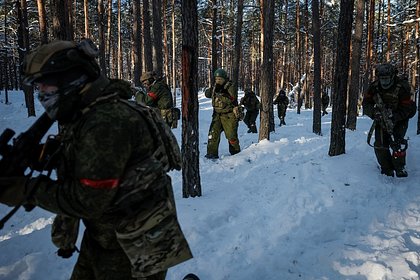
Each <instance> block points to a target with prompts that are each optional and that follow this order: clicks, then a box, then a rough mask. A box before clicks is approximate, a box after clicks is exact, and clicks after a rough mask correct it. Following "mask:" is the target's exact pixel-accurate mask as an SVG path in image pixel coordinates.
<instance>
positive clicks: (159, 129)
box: [119, 99, 182, 172]
mask: <svg viewBox="0 0 420 280" xmlns="http://www.w3.org/2000/svg"><path fill="white" fill-rule="evenodd" d="M119 102H121V103H124V104H126V105H128V106H130V107H131V108H133V109H134V110H136V111H137V112H138V113H140V115H141V116H142V117H143V118H144V119H145V120H146V121H147V122H148V123H147V124H148V126H149V129H150V131H151V132H152V136H153V138H154V139H155V141H156V144H157V145H156V147H157V148H156V151H155V152H154V156H155V157H156V158H157V159H158V160H160V161H161V162H162V164H163V165H164V169H165V171H166V172H168V171H170V170H173V169H176V170H181V167H182V158H181V151H180V148H179V145H178V142H177V140H176V138H175V135H174V134H173V133H172V131H171V129H170V128H169V126H168V125H167V124H166V123H165V122H164V121H163V119H162V117H161V116H159V115H158V114H157V113H156V112H155V111H154V110H152V109H151V108H150V107H148V106H146V105H143V104H137V103H135V102H132V101H129V100H125V99H119Z"/></svg>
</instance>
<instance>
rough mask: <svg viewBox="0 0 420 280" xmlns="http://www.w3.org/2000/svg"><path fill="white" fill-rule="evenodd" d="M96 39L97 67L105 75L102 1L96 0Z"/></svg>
mask: <svg viewBox="0 0 420 280" xmlns="http://www.w3.org/2000/svg"><path fill="white" fill-rule="evenodd" d="M98 21H99V22H98V23H99V24H98V39H99V65H100V67H101V72H102V73H104V74H106V64H105V12H104V3H103V0H98Z"/></svg>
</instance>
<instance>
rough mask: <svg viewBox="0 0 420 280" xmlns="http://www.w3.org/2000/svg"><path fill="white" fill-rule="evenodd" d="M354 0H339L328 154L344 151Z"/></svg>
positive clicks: (337, 153)
mask: <svg viewBox="0 0 420 280" xmlns="http://www.w3.org/2000/svg"><path fill="white" fill-rule="evenodd" d="M353 9H354V0H341V2H340V17H339V22H338V32H339V33H338V34H339V36H338V38H337V55H336V56H337V66H336V70H335V74H334V90H333V95H332V100H333V111H332V121H331V142H330V149H329V152H328V154H329V155H330V156H337V155H341V154H344V153H345V152H346V141H345V140H346V139H345V138H346V129H345V122H346V101H347V81H348V76H349V60H350V40H351V27H352V22H353Z"/></svg>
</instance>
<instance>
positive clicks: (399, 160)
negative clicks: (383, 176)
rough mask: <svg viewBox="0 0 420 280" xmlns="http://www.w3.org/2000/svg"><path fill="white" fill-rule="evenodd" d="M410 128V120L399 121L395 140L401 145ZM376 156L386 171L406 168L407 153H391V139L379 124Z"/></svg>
mask: <svg viewBox="0 0 420 280" xmlns="http://www.w3.org/2000/svg"><path fill="white" fill-rule="evenodd" d="M407 128H408V120H403V121H399V122H397V123H396V125H395V127H394V133H393V135H394V139H395V141H396V142H399V143H401V140H403V139H404V137H405V133H406V132H407ZM374 147H375V155H376V158H377V160H378V163H379V165H380V166H381V168H382V169H385V170H399V169H402V168H404V167H405V157H406V153H405V151H404V152H397V151H391V150H390V149H391V137H390V136H389V135H388V134H387V133H386V132H385V131H384V129H383V128H382V126H380V125H379V124H378V125H376V126H375V143H374Z"/></svg>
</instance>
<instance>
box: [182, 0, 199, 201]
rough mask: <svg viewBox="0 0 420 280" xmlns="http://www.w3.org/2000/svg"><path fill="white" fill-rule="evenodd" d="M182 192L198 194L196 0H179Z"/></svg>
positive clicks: (185, 196) (184, 194)
mask: <svg viewBox="0 0 420 280" xmlns="http://www.w3.org/2000/svg"><path fill="white" fill-rule="evenodd" d="M181 5H182V93H183V94H182V196H183V197H184V198H187V197H189V196H191V197H195V196H201V182H200V166H199V146H198V143H199V135H198V95H197V92H198V84H197V81H198V16H197V0H188V1H182V4H181Z"/></svg>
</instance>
